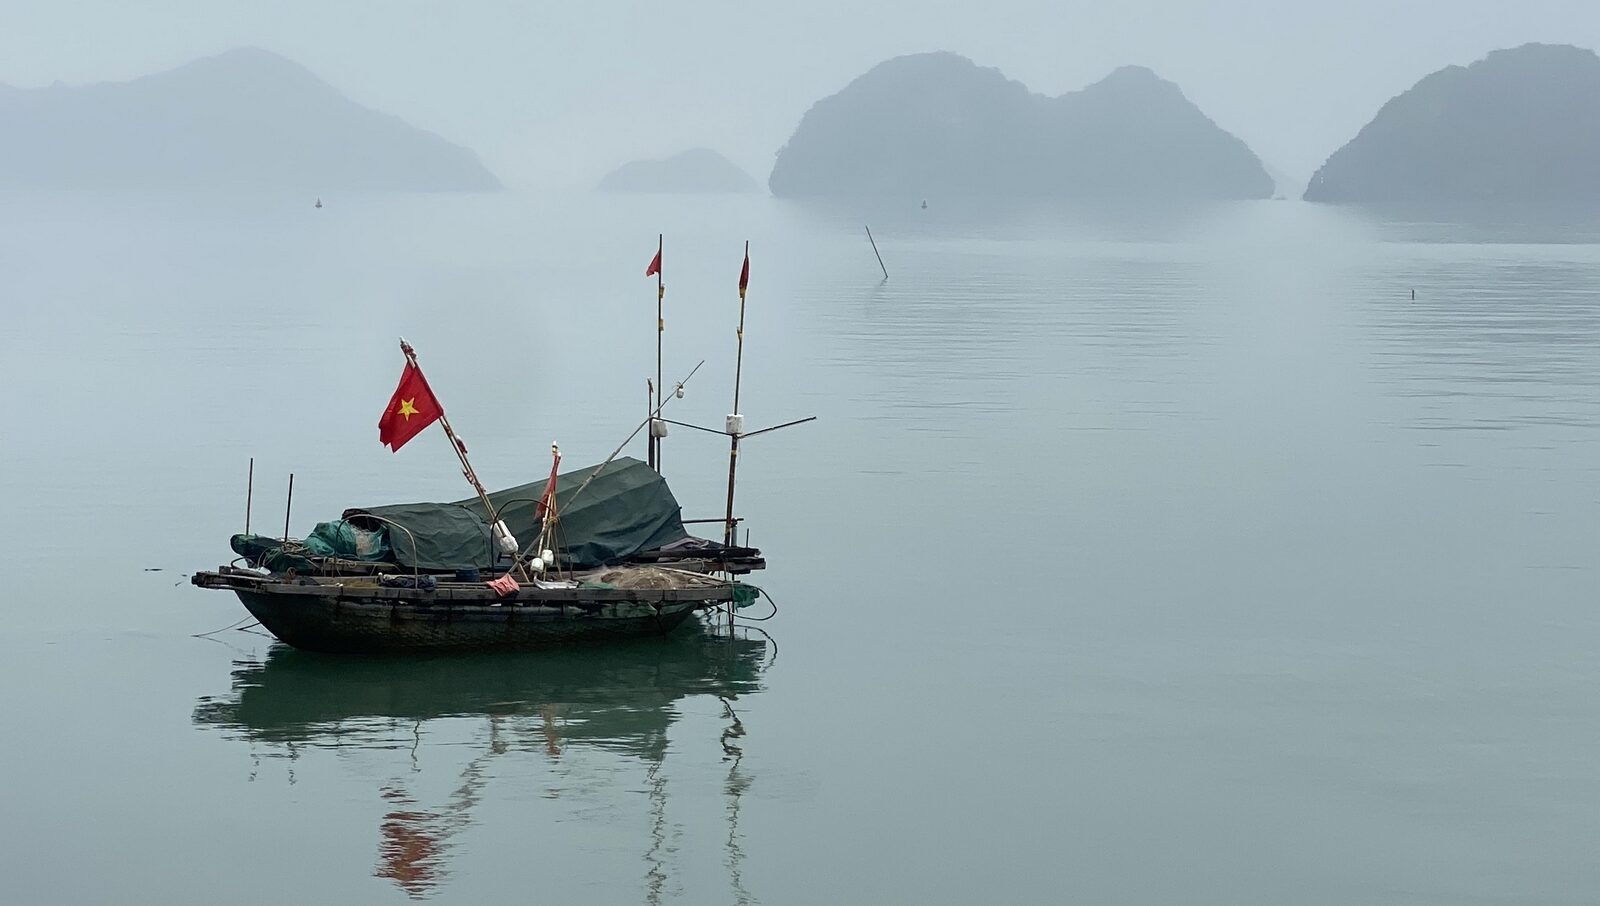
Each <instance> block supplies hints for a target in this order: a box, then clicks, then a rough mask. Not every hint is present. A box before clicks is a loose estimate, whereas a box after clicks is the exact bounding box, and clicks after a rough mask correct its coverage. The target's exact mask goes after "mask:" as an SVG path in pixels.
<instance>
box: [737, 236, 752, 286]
mask: <svg viewBox="0 0 1600 906" xmlns="http://www.w3.org/2000/svg"><path fill="white" fill-rule="evenodd" d="M749 285H750V243H748V242H746V243H745V244H744V267H741V268H739V298H741V299H743V298H744V290H745V287H747V286H749Z"/></svg>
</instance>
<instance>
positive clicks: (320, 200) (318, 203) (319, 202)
mask: <svg viewBox="0 0 1600 906" xmlns="http://www.w3.org/2000/svg"><path fill="white" fill-rule="evenodd" d="M316 206H317V207H319V208H320V207H322V199H320V198H319V199H317V204H316ZM923 207H927V205H926V204H924V205H923Z"/></svg>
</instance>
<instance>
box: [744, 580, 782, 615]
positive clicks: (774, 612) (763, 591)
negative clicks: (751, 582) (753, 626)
mask: <svg viewBox="0 0 1600 906" xmlns="http://www.w3.org/2000/svg"><path fill="white" fill-rule="evenodd" d="M756 590H757V591H759V592H761V596H762V597H763V598H766V599H767V603H768V604H771V605H772V613H769V614H767V615H766V616H764V617H747V616H745V615H744V614H740V615H739V619H740V620H742V621H744V622H746V623H765V622H766V621H768V620H770V619H772V618H773V617H775V616H777V615H778V602H777V601H774V600H772V595H769V594H767V590H766V589H765V588H762V587H761V586H759V585H758V586H756Z"/></svg>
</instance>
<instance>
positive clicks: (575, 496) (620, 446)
mask: <svg viewBox="0 0 1600 906" xmlns="http://www.w3.org/2000/svg"><path fill="white" fill-rule="evenodd" d="M705 363H706V360H705V359H701V360H700V365H696V366H694V368H692V369H690V371H689V374H688V375H687V376H686V377H684V379H683V380H681V381H679V382H678V383H677V386H678V387H682V386H684V385H685V384H688V383H689V379H690V378H692V377H694V375H695V372H696V371H699V370H700V366H701V365H704V364H705ZM676 398H677V393H673V394H672V395H671V396H669V397H667V398H666V399H665V400H664V401H663V402H662V403H661V405H659V406H657V407H656V408H655V411H654V412H651V413H650V417H649V418H647V419H645V420H644V421H642V422H640V423H639V427H637V428H634V429H633V433H631V434H629V435H628V436H627V438H626V439H624V440H623V441H622V443H620V444H618V445H617V448H616V449H615V450H612V451H611V455H610V456H607V457H606V461H605V462H603V463H601V464H600V465H598V466H596V467H595V470H594V471H593V472H590V473H589V477H588V478H585V479H584V480H583V484H580V485H578V489H577V490H576V491H573V492H572V496H571V497H568V498H567V502H566V503H565V504H564V506H565V507H566V508H568V509H570V508H571V507H572V504H573V502H574V501H576V500H577V499H578V497H579V495H581V494H582V493H583V492H584V489H586V488H588V487H589V482H591V481H594V480H595V479H596V478H598V477H600V473H601V472H604V471H605V470H606V466H609V465H611V461H612V460H614V459H616V458H617V457H618V456H620V455H622V451H623V449H624V448H625V447H627V446H628V444H630V443H632V442H633V439H634V438H635V437H638V436H639V432H640V431H643V430H644V427H645V426H646V425H648V424H650V420H651V419H653V418H655V417H656V416H658V415H660V414H661V410H662V409H665V408H666V407H667V403H670V402H672V401H673V400H674V399H676ZM527 556H528V551H523V552H522V553H521V554H520V555H519V557H518V559H523V558H526V557H527Z"/></svg>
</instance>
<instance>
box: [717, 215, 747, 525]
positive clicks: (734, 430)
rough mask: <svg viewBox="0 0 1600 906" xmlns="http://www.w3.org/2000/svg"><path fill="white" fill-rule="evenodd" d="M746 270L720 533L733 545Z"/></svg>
mask: <svg viewBox="0 0 1600 906" xmlns="http://www.w3.org/2000/svg"><path fill="white" fill-rule="evenodd" d="M744 263H745V266H746V267H748V266H749V264H750V241H749V240H745V243H744ZM747 275H748V272H747V271H745V270H743V269H741V270H740V272H739V332H738V336H739V352H738V354H737V355H736V356H735V357H734V360H733V361H734V364H733V414H732V415H730V416H728V425H727V429H728V437H729V446H728V514H727V520H728V521H727V526H726V528H725V529H724V530H723V533H722V543H723V544H726V545H728V546H729V547H732V546H733V542H734V537H735V534H736V532H735V528H734V526H735V523H734V521H733V481H734V474H735V473H736V472H737V471H738V468H739V437H740V435H742V434H743V433H744V425H743V419H742V418H741V416H740V413H739V383H740V379H741V378H742V377H743V375H744V293H745V277H746V276H747Z"/></svg>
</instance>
